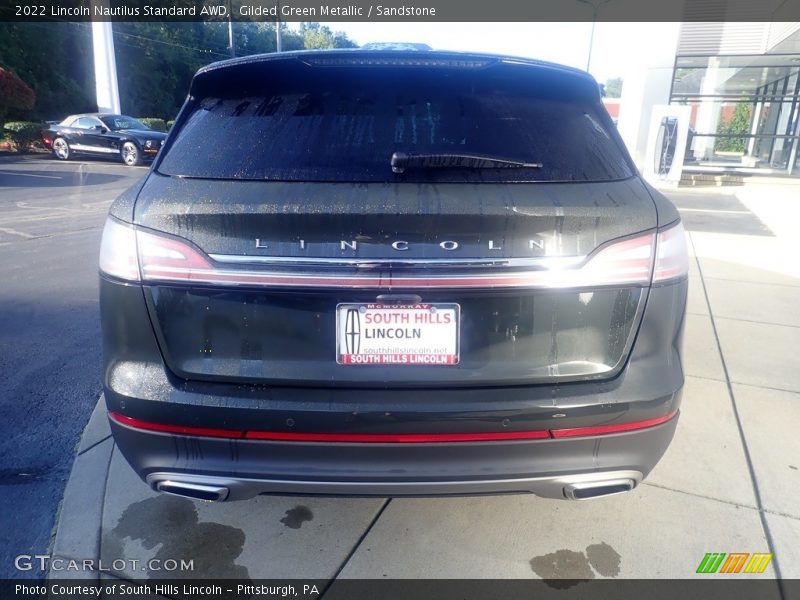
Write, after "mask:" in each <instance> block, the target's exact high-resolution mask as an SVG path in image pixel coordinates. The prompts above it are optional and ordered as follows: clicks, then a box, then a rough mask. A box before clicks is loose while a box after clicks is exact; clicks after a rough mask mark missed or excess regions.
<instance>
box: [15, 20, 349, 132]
mask: <svg viewBox="0 0 800 600" xmlns="http://www.w3.org/2000/svg"><path fill="white" fill-rule="evenodd" d="M233 32H234V39H233V42H234V49H235V51H236V55H237V56H246V55H250V54H261V53H268V52H275V49H276V42H275V39H276V35H275V24H274V23H270V22H260V21H258V22H257V21H253V22H250V21H244V22H236V23H234V24H233ZM281 33H282V42H283V49H284V50H300V49H303V48H347V47H353V46H355V44H354V43H353V42H352V41H351V40H349V39H348V38H347V36H346V35H345V34H343V33H340V32H335V31H331V29H330V28H328V27H326V26H323V25H319V24H318V23H304V24H303V25H302V26H301V28H300V31H296V30H291V29H287V28H286V27H285V26H284V27H283V29H282V30H281ZM114 49H115V54H116V60H117V77H118V80H119V88H120V99H121V104H122V110H123V112H126V113H129V114H131V115H133V116H136V117H155V118H161V119H164V120H170V119H173V118H174V117H175V115H176V114H177V112H178V110H179V108H180V107H181V105H182V104H183V101H184V99H185V97H186V90H187V89H188V88H189V82H190V81H191V79H192V76H193V75H194V73H195V72H196V71H197V69H199V68H200V67H202V66H203V65H207V64H208V63H211V62H214V61H218V60H224V59H226V58H229V57H230V50H229V48H228V24H227V22H187V23H179V22H161V23H158V22H153V23H149V22H147V23H145V22H136V23H122V22H118V23H114ZM0 66H2V67H4V68H6V69H8V70H10V71H13V72H15V73H16V74H17V75H18V76H19V77H20V78H21V79H22V80H24V81H25V82H26V83H27V84H28V85H29V86H30V87H31V89H32V90H33V91H34V93H35V95H36V103H35V104H34V106H33V108H32V110H30V111H25V110H23V109H14V108H10V109H9V114H8V118H10V119H11V118H14V119H24V118H38V119H43V120H51V119H62V118H64V117H65V116H67V115H69V114H74V113H79V112H90V111H93V110H95V109H96V101H95V92H94V88H95V82H94V65H93V61H92V38H91V24H89V23H70V22H60V23H8V22H0ZM26 112H27V113H28V114H25V113H26Z"/></svg>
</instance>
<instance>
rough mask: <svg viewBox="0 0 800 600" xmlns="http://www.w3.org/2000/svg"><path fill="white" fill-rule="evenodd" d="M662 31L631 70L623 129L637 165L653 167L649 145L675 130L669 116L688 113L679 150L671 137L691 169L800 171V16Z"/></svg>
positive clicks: (662, 143)
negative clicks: (795, 19)
mask: <svg viewBox="0 0 800 600" xmlns="http://www.w3.org/2000/svg"><path fill="white" fill-rule="evenodd" d="M663 33H664V35H663V36H660V37H661V40H659V43H658V44H654V47H653V48H652V49H650V53H651V55H650V56H649V58H648V60H647V64H646V65H645V66H642V67H639V68H637V69H634V70H633V71H632V72H630V73H628V74H626V76H625V79H624V87H623V92H622V99H621V103H620V111H619V122H618V124H619V130H620V133H621V134H622V137H623V139H625V142H626V143H627V145H628V147H629V149H630V150H631V153H632V154H633V155H634V158H635V160H636V162H637V164H638V165H639V167H640V168H642V170H643V171H645V172H647V171H648V169H651V170H652V169H653V168H654V166H653V165H652V164H650V163H651V162H652V160H653V157H654V156H655V160H656V163H657V162H658V160H659V153H658V151H655V153H654V151H653V149H652V148H651V146H653V145H654V144H655V145H657V146H658V147H659V148H667V147H668V142H667V141H665V136H666V137H669V136H670V135H675V136H676V139H677V133H676V132H677V129H675V128H674V127H673V128H670V127H666V128H665V127H664V126H663V125H665V124H669V123H674V122H676V121H677V120H678V118H679V117H680V118H681V119H682V120H683V121H684V123H683V135H682V136H681V138H680V140H679V141H680V144H679V145H680V147H681V152H680V153H676V152H674V150H675V145H676V144H675V142H674V141H673V143H672V147H671V148H670V150H669V154H670V156H669V158H671V156H672V154H673V153H674V154H675V157H676V158H677V159H678V160H680V163H681V165H682V171H683V173H684V174H685V173H692V172H695V173H719V174H721V173H726V174H761V175H769V176H787V177H800V156H799V155H798V150H799V148H798V145H800V118H798V117H799V116H800V23H794V22H777V23H767V22H728V23H721V22H716V23H704V22H688V23H674V24H664V27H663ZM667 105H668V106H667ZM671 115H674V118H673V117H672V116H671ZM659 122H660V123H661V124H662V127H661V132H660V134H659V133H658V123H659ZM681 154H682V156H681ZM660 160H661V162H662V163H663V160H664V158H663V156H662V157H661V159H660ZM655 168H656V170H657V165H656V167H655Z"/></svg>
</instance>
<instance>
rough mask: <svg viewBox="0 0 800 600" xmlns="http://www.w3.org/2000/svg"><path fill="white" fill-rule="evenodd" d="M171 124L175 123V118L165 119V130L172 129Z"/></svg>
mask: <svg viewBox="0 0 800 600" xmlns="http://www.w3.org/2000/svg"><path fill="white" fill-rule="evenodd" d="M173 125H175V119H171V120H169V121H167V131H169V130H170V129H172V126H173Z"/></svg>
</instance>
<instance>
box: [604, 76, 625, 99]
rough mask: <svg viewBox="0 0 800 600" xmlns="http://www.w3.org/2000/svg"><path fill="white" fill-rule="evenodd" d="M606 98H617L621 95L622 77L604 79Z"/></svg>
mask: <svg viewBox="0 0 800 600" xmlns="http://www.w3.org/2000/svg"><path fill="white" fill-rule="evenodd" d="M605 90H606V97H607V98H619V97H621V96H622V77H613V78H611V79H606V84H605Z"/></svg>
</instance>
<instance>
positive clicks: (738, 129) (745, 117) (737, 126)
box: [714, 102, 752, 153]
mask: <svg viewBox="0 0 800 600" xmlns="http://www.w3.org/2000/svg"><path fill="white" fill-rule="evenodd" d="M751 124H752V122H751V115H750V106H748V105H747V104H745V103H744V102H740V103H739V104H737V105H736V108H735V109H734V110H733V115H731V118H730V119H729V120H728V121H727V122H724V121H721V122H720V123H719V125H717V133H723V134H737V133H740V134H747V133H750V127H751ZM747 141H748V138H745V137H719V138H717V140H716V142H715V144H714V150H715V151H716V152H737V153H738V152H744V151H745V147H746V146H747Z"/></svg>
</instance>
